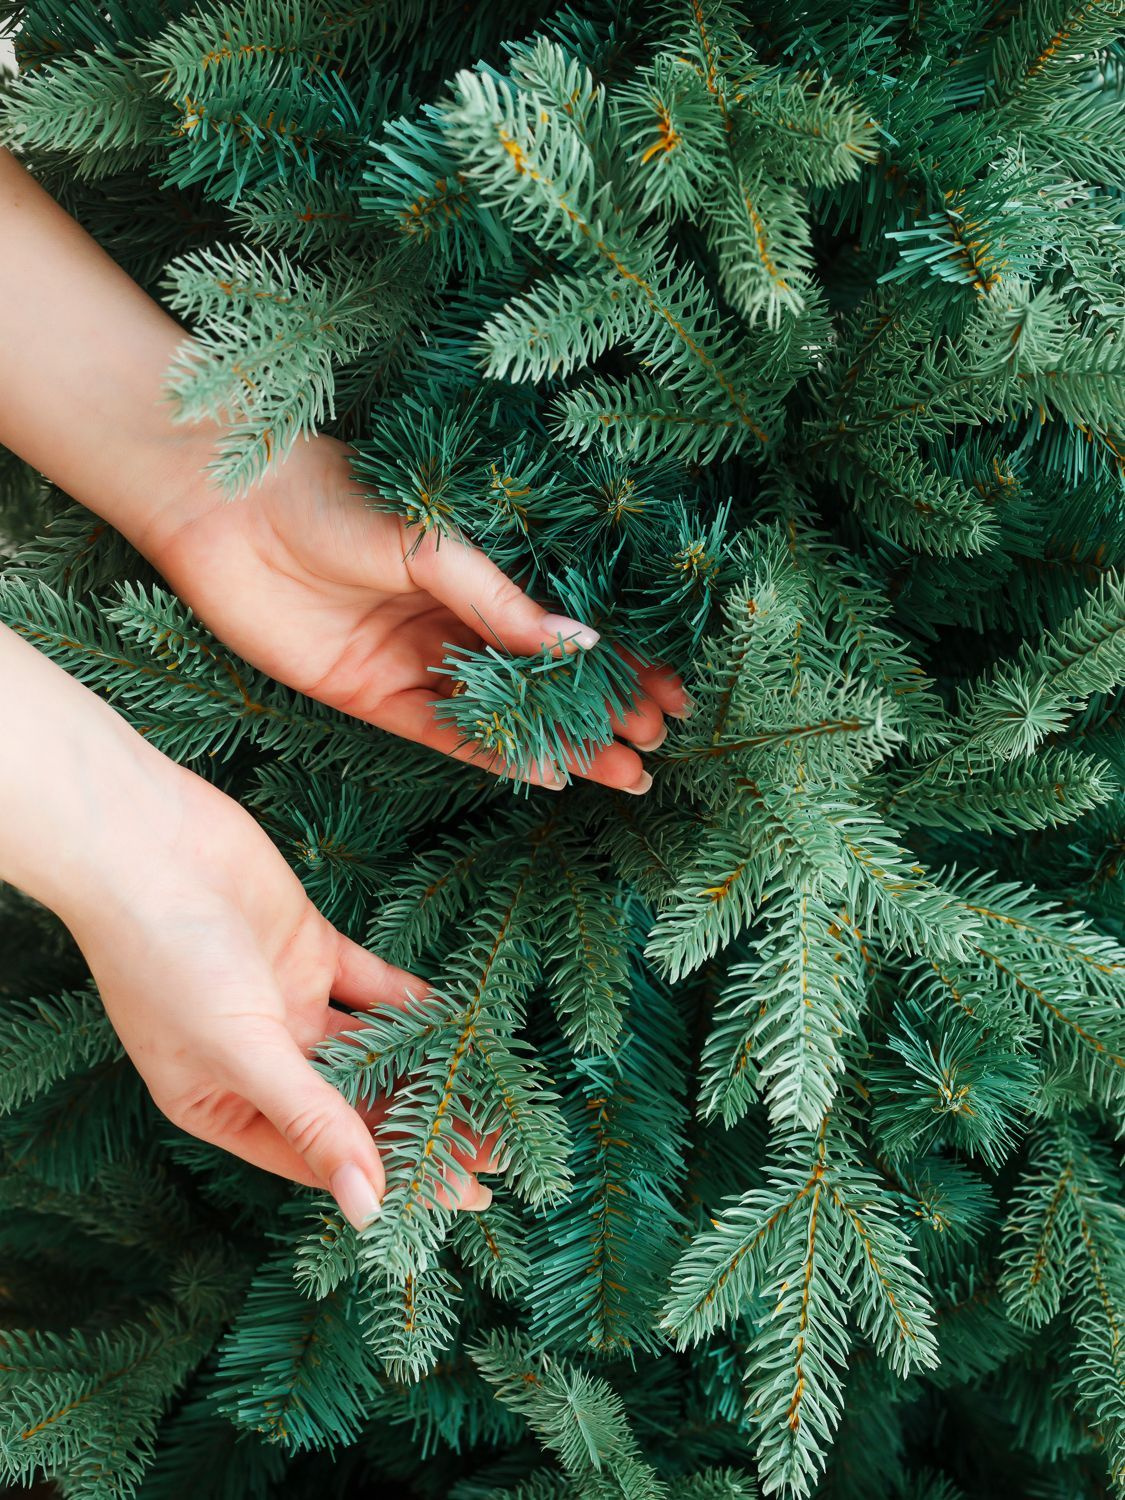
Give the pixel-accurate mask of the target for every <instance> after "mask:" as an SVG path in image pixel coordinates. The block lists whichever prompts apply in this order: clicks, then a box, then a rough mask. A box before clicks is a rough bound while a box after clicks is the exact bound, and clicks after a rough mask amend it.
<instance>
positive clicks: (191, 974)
mask: <svg viewBox="0 0 1125 1500" xmlns="http://www.w3.org/2000/svg"><path fill="white" fill-rule="evenodd" d="M168 768H169V772H170V773H174V774H170V775H169V776H168V777H167V778H166V780H165V786H164V790H163V798H162V803H163V805H162V807H161V808H160V809H159V810H157V809H155V808H153V809H151V810H150V811H148V810H146V817H147V818H151V817H152V816H155V817H157V818H158V819H159V823H158V828H157V829H156V830H154V829H153V828H152V825H151V822H149V826H148V827H147V828H145V829H144V830H142V829H140V828H138V827H133V828H132V829H129V830H120V829H119V840H121V841H123V842H124V843H125V845H126V846H127V845H129V844H136V843H139V842H140V841H142V840H143V843H144V857H143V858H141V859H138V858H132V859H131V860H130V861H129V864H128V868H127V870H123V869H122V868H121V864H120V861H119V860H118V859H116V858H115V860H114V861H113V870H112V872H111V874H110V878H109V880H108V881H107V882H105V883H103V884H102V885H101V886H100V888H99V891H98V900H97V905H96V910H91V911H90V912H89V914H88V916H87V915H85V914H83V913H82V912H81V910H80V911H79V912H78V913H76V914H75V915H74V916H72V917H71V922H70V925H71V928H72V931H73V932H74V936H75V938H76V939H77V941H78V944H79V946H80V947H81V948H82V951H83V954H84V955H85V957H86V960H87V962H88V963H89V965H90V970H91V973H92V974H93V977H94V980H95V982H96V983H97V986H98V991H99V993H100V995H101V998H102V1002H103V1003H104V1005H105V1008H106V1012H107V1014H108V1015H109V1018H110V1021H111V1022H112V1023H113V1027H114V1030H115V1031H116V1032H117V1035H118V1036H119V1037H120V1039H121V1042H122V1044H123V1045H124V1047H125V1049H126V1051H127V1052H128V1053H129V1056H130V1057H131V1058H132V1061H133V1063H134V1065H135V1066H136V1068H137V1070H138V1072H139V1073H140V1074H141V1076H142V1077H143V1079H144V1081H145V1083H146V1084H147V1086H148V1088H149V1091H150V1093H151V1094H152V1097H153V1099H154V1100H155V1102H156V1104H157V1105H158V1106H159V1108H160V1109H161V1111H162V1112H163V1113H164V1114H165V1115H166V1116H167V1117H168V1118H169V1119H170V1120H171V1121H172V1122H173V1123H174V1124H176V1125H178V1126H179V1127H180V1128H181V1129H183V1130H186V1131H187V1132H188V1133H189V1134H191V1135H194V1136H198V1137H199V1138H200V1139H201V1140H205V1141H210V1142H211V1143H212V1144H213V1145H216V1146H220V1147H222V1148H223V1149H224V1150H226V1151H230V1152H233V1154H234V1155H236V1156H240V1157H242V1158H243V1159H244V1160H246V1161H249V1162H252V1163H253V1164H254V1165H255V1166H259V1167H263V1168H265V1170H267V1171H270V1172H276V1173H279V1174H280V1175H281V1176H283V1177H288V1178H291V1179H292V1180H294V1181H297V1182H303V1183H306V1184H308V1185H309V1186H311V1187H320V1188H323V1189H327V1190H328V1191H330V1192H331V1193H332V1194H333V1195H334V1197H335V1198H336V1200H337V1202H338V1203H339V1205H340V1207H341V1209H342V1210H343V1212H344V1214H345V1215H346V1217H347V1218H348V1219H349V1220H350V1221H351V1222H352V1223H353V1224H354V1225H355V1226H356V1227H357V1228H359V1227H361V1226H362V1224H363V1223H364V1222H365V1221H367V1220H369V1219H370V1217H371V1216H372V1215H373V1214H374V1213H375V1212H376V1211H377V1206H378V1203H379V1201H380V1200H381V1198H382V1196H383V1191H384V1188H385V1178H384V1173H383V1165H382V1161H381V1159H380V1156H379V1151H378V1149H377V1147H376V1145H375V1142H374V1140H373V1138H372V1133H371V1126H372V1124H374V1123H376V1122H377V1121H378V1120H379V1119H381V1117H382V1115H383V1114H384V1113H385V1102H377V1103H376V1104H375V1105H374V1106H373V1107H371V1108H366V1107H362V1106H361V1108H360V1109H358V1110H357V1109H353V1108H352V1107H351V1105H349V1104H348V1103H347V1101H346V1100H345V1099H344V1098H343V1096H342V1095H341V1094H340V1093H339V1091H338V1090H337V1089H335V1088H334V1087H333V1086H332V1085H331V1084H330V1083H329V1082H328V1080H327V1079H325V1078H324V1077H323V1076H322V1075H321V1074H320V1073H318V1072H317V1071H316V1070H315V1069H314V1068H313V1067H312V1065H311V1064H310V1063H309V1061H308V1057H309V1054H310V1053H311V1052H312V1050H313V1048H314V1047H315V1046H316V1045H317V1044H318V1043H319V1042H321V1041H322V1040H324V1039H325V1038H326V1037H330V1036H335V1035H337V1034H339V1033H341V1032H346V1031H349V1030H353V1031H354V1030H355V1029H356V1028H357V1027H358V1026H360V1025H361V1024H362V1020H361V1017H357V1016H355V1015H352V1014H350V1013H347V1012H343V1011H339V1010H334V1009H332V1008H331V1007H330V1006H329V1004H328V1001H329V997H330V996H331V997H332V998H333V999H335V1000H337V1001H340V1002H342V1003H343V1004H345V1005H347V1006H349V1007H352V1008H353V1009H355V1010H358V1011H363V1010H367V1009H371V1008H374V1007H376V1006H385V1005H392V1006H401V1005H403V1003H404V1002H405V1001H406V999H407V996H408V995H410V994H412V995H414V996H420V995H423V994H425V993H427V992H428V990H427V986H426V985H425V984H424V983H423V982H422V981H421V980H420V979H418V978H417V977H416V976H414V975H412V974H408V973H406V972H405V971H404V970H402V969H397V968H394V967H392V966H391V965H389V964H386V963H384V962H383V961H382V960H381V959H379V958H377V957H376V956H375V955H374V954H372V953H369V952H368V951H367V950H366V949H364V948H361V947H359V946H358V944H356V943H353V942H351V941H350V940H349V939H348V938H346V937H344V936H343V935H342V934H341V933H339V932H337V931H336V930H335V929H334V928H333V927H332V925H331V924H330V923H329V922H328V921H327V920H326V919H325V918H324V917H323V916H321V914H320V913H319V912H318V911H317V909H316V907H315V906H313V904H312V903H311V902H310V901H309V899H308V897H307V896H306V895H305V893H304V891H303V889H302V887H301V884H300V881H299V880H298V879H297V877H296V876H295V875H294V874H293V872H292V870H290V868H289V866H288V865H287V864H286V863H285V861H284V859H283V858H282V856H281V855H280V853H279V852H278V850H277V849H276V848H275V847H274V845H273V844H272V843H271V841H270V839H269V838H268V837H267V835H266V834H265V833H263V831H262V830H261V828H260V827H259V826H258V824H257V823H256V822H255V821H254V819H253V818H252V817H251V816H250V815H249V814H248V813H246V812H245V811H243V809H242V808H241V807H239V806H238V804H237V803H236V802H234V801H232V800H231V799H230V798H228V797H226V796H225V795H224V794H223V793H222V792H220V791H218V790H217V789H216V788H215V787H213V786H211V785H209V784H208V783H207V782H204V781H203V780H201V779H200V778H199V777H197V776H194V775H193V774H192V773H190V772H185V771H182V770H181V769H180V768H179V767H174V766H172V765H171V763H170V762H169V763H168ZM158 839H159V842H158ZM460 1160H461V1162H462V1164H463V1167H464V1171H463V1173H462V1174H458V1173H457V1172H450V1173H447V1180H446V1184H445V1188H444V1201H445V1202H446V1203H447V1205H448V1206H451V1207H460V1208H463V1209H476V1210H480V1209H483V1208H486V1207H487V1206H488V1203H489V1202H490V1201H491V1197H492V1194H491V1191H490V1189H489V1188H488V1187H486V1186H485V1185H484V1184H482V1183H480V1182H479V1181H478V1180H477V1178H476V1177H475V1175H473V1171H474V1169H475V1168H488V1167H489V1166H490V1165H491V1162H490V1156H489V1152H488V1151H487V1150H486V1149H485V1148H484V1147H482V1145H481V1144H480V1142H478V1141H474V1140H470V1139H468V1138H465V1140H464V1149H463V1151H462V1152H461V1153H460Z"/></svg>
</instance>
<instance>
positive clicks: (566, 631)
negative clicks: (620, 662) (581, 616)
mask: <svg viewBox="0 0 1125 1500" xmlns="http://www.w3.org/2000/svg"><path fill="white" fill-rule="evenodd" d="M542 629H543V634H544V635H545V636H546V638H547V641H546V643H547V645H548V646H554V645H556V644H557V642H558V637H559V636H560V635H561V636H562V638H563V645H564V647H565V646H578V647H581V649H582V650H583V651H588V650H589V649H590V647H591V646H596V645H597V644H598V642H599V641H600V640H601V636H600V635H599V634H598V632H597V631H596V630H595V629H594V627H593V626H592V625H583V624H582V622H581V620H568V619H567V618H566V616H565V615H544V616H543V620H542Z"/></svg>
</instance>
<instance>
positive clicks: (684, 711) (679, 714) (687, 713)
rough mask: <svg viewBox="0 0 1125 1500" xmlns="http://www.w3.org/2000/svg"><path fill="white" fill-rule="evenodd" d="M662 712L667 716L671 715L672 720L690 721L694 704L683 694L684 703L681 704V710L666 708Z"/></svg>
mask: <svg viewBox="0 0 1125 1500" xmlns="http://www.w3.org/2000/svg"><path fill="white" fill-rule="evenodd" d="M664 712H665V713H668V714H671V715H672V717H673V719H690V718H691V716H692V714H693V713H694V712H695V703H694V702H693V701H692V699H691V698H689V697H688V695H687V694H686V693H685V694H684V703H683V707H682V708H679V709H675V708H666V709H665V710H664Z"/></svg>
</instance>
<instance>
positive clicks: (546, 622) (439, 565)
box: [405, 531, 599, 656]
mask: <svg viewBox="0 0 1125 1500" xmlns="http://www.w3.org/2000/svg"><path fill="white" fill-rule="evenodd" d="M405 561H406V568H407V572H408V573H409V574H410V577H411V578H412V579H413V581H414V582H415V584H417V586H418V587H419V588H421V589H425V590H426V592H427V593H430V594H432V595H433V596H434V598H435V599H437V600H438V601H439V602H440V603H442V604H444V605H445V606H446V608H447V609H451V610H452V611H453V613H454V614H455V615H456V616H457V617H458V619H460V620H464V622H465V624H466V625H469V626H471V627H472V629H473V630H475V631H476V632H477V634H478V635H480V636H481V637H482V638H483V639H484V641H485V642H486V644H488V645H491V646H501V647H503V648H504V649H505V650H507V651H511V652H513V653H514V654H515V655H518V656H525V655H530V654H532V653H534V652H536V651H541V650H542V649H543V648H544V647H547V646H558V645H559V638H560V636H561V637H562V649H563V651H578V650H586V649H588V648H589V647H590V646H594V645H596V644H597V642H598V640H599V636H598V632H597V631H596V630H594V629H593V628H592V626H589V625H584V624H583V623H582V621H581V620H570V619H567V617H566V616H565V615H553V614H550V613H548V611H547V610H545V609H544V608H543V606H542V605H541V604H536V602H535V600H534V599H530V598H529V597H528V596H527V594H525V593H524V591H523V589H521V588H520V586H519V584H517V583H514V582H513V581H512V580H511V579H510V578H509V577H508V576H507V574H506V573H502V572H501V571H500V569H499V568H498V567H497V566H496V564H495V563H494V562H492V561H491V559H489V558H487V557H486V556H485V555H484V553H483V552H482V551H481V550H480V548H479V547H472V546H470V545H469V544H468V543H467V542H463V541H461V540H460V539H459V538H457V537H455V536H450V535H446V536H443V537H439V536H438V535H437V534H436V532H433V531H430V532H427V533H426V534H425V535H424V536H423V537H422V538H421V540H420V541H419V542H418V544H417V545H416V546H415V547H413V550H412V551H410V552H409V553H408V555H407V557H406V559H405Z"/></svg>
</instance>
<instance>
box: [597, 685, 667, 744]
mask: <svg viewBox="0 0 1125 1500" xmlns="http://www.w3.org/2000/svg"><path fill="white" fill-rule="evenodd" d="M609 725H610V728H611V729H612V730H613V732H614V734H619V735H621V736H622V737H623V738H625V739H627V740H632V742H633V744H634V745H635V746H636V748H637V749H638V750H655V749H657V748H658V746H660V745H662V744H663V743H664V741H665V740H666V739H667V738H668V726H667V724H665V722H664V715H663V714H662V713H661V712H660V709H659V708H658V706H657V705H656V703H655V702H654V701H653V700H652V699H651V698H649V697H646V696H645V694H644V693H638V694H637V695H636V697H635V698H634V699H633V707H632V708H630V709H626V711H625V712H624V713H621V714H611V715H610V720H609Z"/></svg>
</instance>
